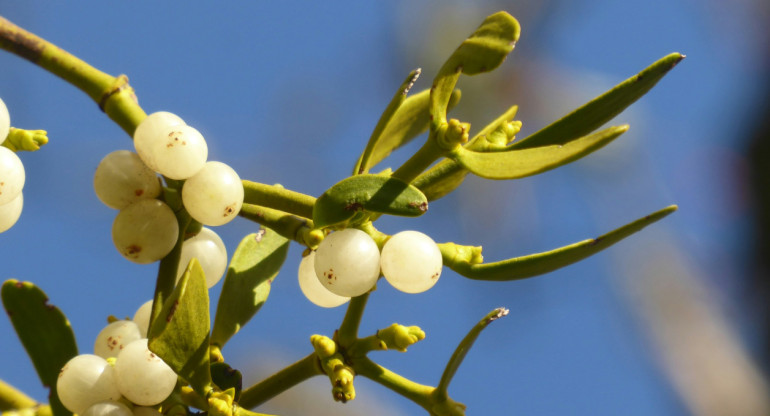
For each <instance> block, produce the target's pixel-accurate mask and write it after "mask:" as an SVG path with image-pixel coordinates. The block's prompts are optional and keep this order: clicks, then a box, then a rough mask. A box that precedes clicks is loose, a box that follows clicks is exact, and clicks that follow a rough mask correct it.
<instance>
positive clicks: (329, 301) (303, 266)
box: [297, 251, 350, 308]
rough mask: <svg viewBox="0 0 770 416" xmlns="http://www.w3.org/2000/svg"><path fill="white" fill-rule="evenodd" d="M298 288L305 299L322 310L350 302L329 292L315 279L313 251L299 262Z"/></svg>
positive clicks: (345, 297) (344, 297) (347, 298)
mask: <svg viewBox="0 0 770 416" xmlns="http://www.w3.org/2000/svg"><path fill="white" fill-rule="evenodd" d="M297 276H298V278H299V288H300V289H301V290H302V293H303V294H304V295H305V297H306V298H307V299H308V300H309V301H311V302H313V303H315V304H316V305H318V306H321V307H323V308H334V307H336V306H340V305H342V304H343V303H345V302H347V301H349V300H350V298H349V297H347V296H339V295H335V294H334V293H332V292H330V291H329V289H327V288H326V287H325V286H324V285H323V284H322V283H321V282H320V281H319V280H318V277H316V274H315V251H311V252H310V254H308V255H307V256H305V257H303V258H302V261H300V262H299V271H298V272H297Z"/></svg>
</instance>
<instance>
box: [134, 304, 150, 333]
mask: <svg viewBox="0 0 770 416" xmlns="http://www.w3.org/2000/svg"><path fill="white" fill-rule="evenodd" d="M151 316H152V299H150V300H148V301H147V302H144V303H143V304H142V306H140V307H139V309H137V310H136V312H135V313H134V317H133V318H132V321H134V323H135V324H136V326H137V327H139V333H141V334H142V338H147V332H148V331H149V330H150V317H151Z"/></svg>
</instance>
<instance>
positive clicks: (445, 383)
mask: <svg viewBox="0 0 770 416" xmlns="http://www.w3.org/2000/svg"><path fill="white" fill-rule="evenodd" d="M506 315H508V309H506V308H496V309H494V310H492V311H491V312H489V313H488V314H486V315H485V316H484V317H483V318H482V319H481V320H480V321H479V322H478V323H477V324H476V325H474V326H473V328H471V330H470V331H468V334H467V335H465V338H463V340H462V341H460V344H458V345H457V348H456V349H455V352H454V353H453V354H452V357H451V358H449V361H448V362H447V365H446V367H445V368H444V373H443V374H441V380H439V383H438V386H436V391H437V392H436V393H435V394H437V395H438V397H439V399H443V400H441V401H445V400H446V399H447V398H448V395H447V389H448V387H449V383H450V382H451V381H452V378H453V377H454V375H455V373H457V369H458V368H460V364H462V362H463V360H464V359H465V356H466V355H467V354H468V351H470V349H471V347H472V346H473V343H474V342H476V339H477V338H478V337H479V335H480V334H481V331H483V330H484V328H486V327H487V326H488V325H489V324H490V323H491V322H493V321H496V320H498V319H500V318H502V317H503V316H506Z"/></svg>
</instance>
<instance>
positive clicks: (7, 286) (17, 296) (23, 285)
mask: <svg viewBox="0 0 770 416" xmlns="http://www.w3.org/2000/svg"><path fill="white" fill-rule="evenodd" d="M1 292H2V299H3V306H4V307H5V311H6V313H7V314H8V317H9V318H10V320H11V323H12V324H13V328H14V329H15V330H16V333H17V334H18V335H19V340H20V341H21V344H22V345H24V349H26V350H27V354H29V357H30V359H31V360H32V364H33V365H34V366H35V371H37V375H38V376H39V377H40V381H42V382H43V385H44V386H47V387H49V388H50V389H51V391H50V394H49V396H48V398H49V401H50V404H51V410H52V411H53V414H54V415H55V416H69V415H71V414H72V412H70V411H69V410H67V409H66V408H65V407H64V406H63V405H62V404H61V401H59V396H58V395H57V394H56V380H57V379H58V377H59V371H61V368H62V367H64V364H66V363H67V361H69V360H70V358H72V357H74V356H76V355H77V354H78V347H77V344H76V343H75V335H74V334H73V332H72V327H71V326H70V323H69V321H68V320H67V317H66V316H64V314H63V313H62V312H61V310H59V308H57V307H56V306H54V305H51V304H49V303H48V296H47V295H46V294H45V293H44V292H43V291H42V290H40V288H38V287H37V286H35V285H34V284H32V283H30V282H20V281H18V280H13V279H12V280H7V281H6V282H5V283H3V287H2V291H1Z"/></svg>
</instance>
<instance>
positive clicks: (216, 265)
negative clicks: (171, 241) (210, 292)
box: [176, 227, 227, 287]
mask: <svg viewBox="0 0 770 416" xmlns="http://www.w3.org/2000/svg"><path fill="white" fill-rule="evenodd" d="M193 257H194V258H196V259H198V263H200V265H201V268H202V269H203V273H204V274H205V275H206V286H207V287H212V286H214V285H215V284H217V282H219V280H220V279H222V276H223V275H224V274H225V270H227V249H226V248H225V243H224V242H223V241H222V239H221V238H219V235H217V233H215V232H214V231H212V230H211V229H210V228H206V227H202V228H201V231H200V232H199V233H198V235H196V236H194V237H192V238H190V239H188V240H185V242H184V244H183V245H182V255H181V258H180V260H179V269H178V271H177V276H176V279H177V281H178V280H179V279H180V278H181V277H182V275H183V274H184V272H185V270H187V265H188V264H189V263H190V260H192V259H193Z"/></svg>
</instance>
